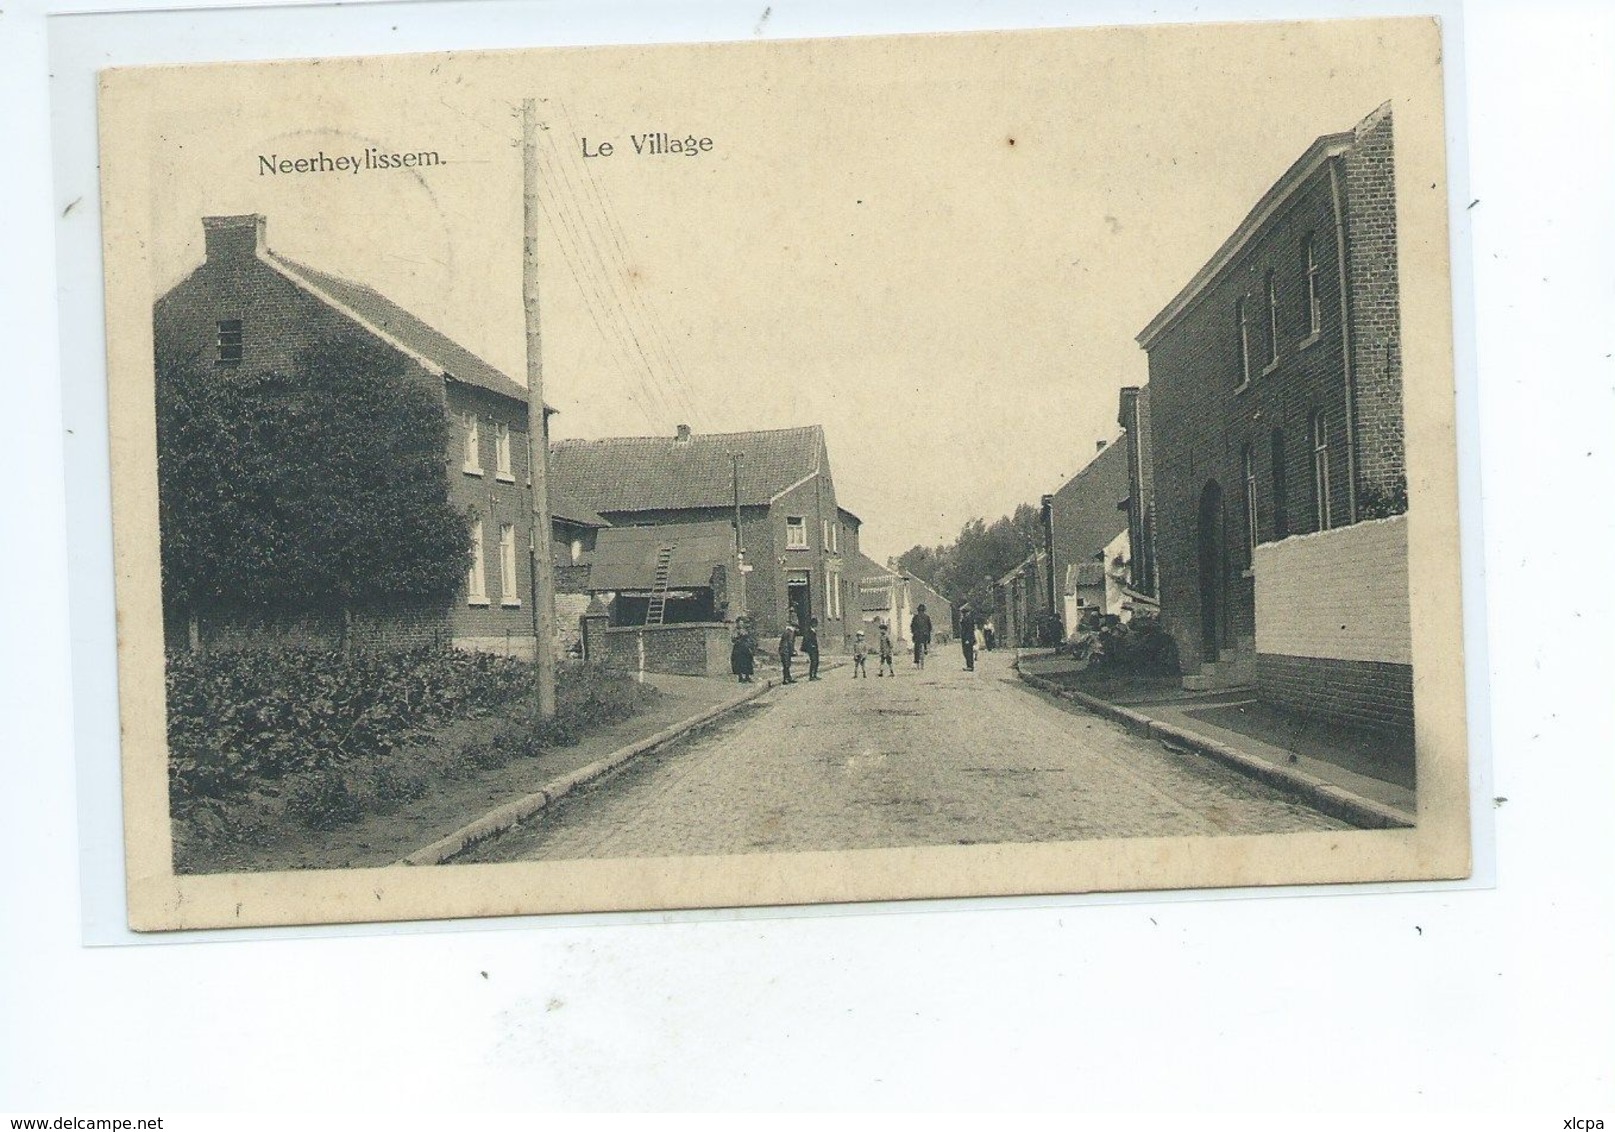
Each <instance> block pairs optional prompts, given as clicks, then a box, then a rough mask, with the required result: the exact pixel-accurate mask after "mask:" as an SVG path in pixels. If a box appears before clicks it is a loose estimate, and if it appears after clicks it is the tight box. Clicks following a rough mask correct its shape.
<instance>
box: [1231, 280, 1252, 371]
mask: <svg viewBox="0 0 1615 1132" xmlns="http://www.w3.org/2000/svg"><path fill="white" fill-rule="evenodd" d="M1234 318H1235V320H1236V321H1237V322H1238V323H1239V385H1240V387H1241V388H1243V387H1244V386H1246V385H1249V384H1250V380H1251V322H1250V310H1249V304H1248V303H1246V302H1245V300H1244V298H1243V297H1242V298H1240V299H1239V300H1238V301H1237V302H1235V303H1234Z"/></svg>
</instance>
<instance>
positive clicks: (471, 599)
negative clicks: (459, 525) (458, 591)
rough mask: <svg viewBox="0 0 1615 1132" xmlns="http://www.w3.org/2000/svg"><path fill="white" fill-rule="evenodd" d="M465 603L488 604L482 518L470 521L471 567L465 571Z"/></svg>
mask: <svg viewBox="0 0 1615 1132" xmlns="http://www.w3.org/2000/svg"><path fill="white" fill-rule="evenodd" d="M465 603H466V604H467V605H487V604H488V571H487V564H486V562H485V561H484V558H483V553H482V520H481V519H473V520H472V521H471V569H470V570H468V571H467V572H466V578H465Z"/></svg>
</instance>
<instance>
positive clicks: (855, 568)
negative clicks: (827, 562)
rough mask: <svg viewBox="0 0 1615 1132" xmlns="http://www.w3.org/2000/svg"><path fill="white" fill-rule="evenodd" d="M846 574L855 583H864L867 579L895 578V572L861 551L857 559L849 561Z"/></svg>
mask: <svg viewBox="0 0 1615 1132" xmlns="http://www.w3.org/2000/svg"><path fill="white" fill-rule="evenodd" d="M846 574H847V576H849V577H850V578H852V579H853V580H854V581H863V580H864V579H865V578H890V577H894V576H895V571H892V570H888V569H887V568H886V567H884V566H882V565H881V564H880V563H879V562H876V561H875V560H874V559H873V558H871V557H869V555H867V554H865V553H863V551H859V552H858V554H857V555H856V556H855V557H853V558H849V559H848V560H847V564H846Z"/></svg>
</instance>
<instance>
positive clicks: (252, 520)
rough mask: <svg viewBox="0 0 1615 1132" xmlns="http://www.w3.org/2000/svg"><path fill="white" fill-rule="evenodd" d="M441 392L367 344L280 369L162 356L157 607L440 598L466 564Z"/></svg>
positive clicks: (316, 351)
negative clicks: (448, 469)
mask: <svg viewBox="0 0 1615 1132" xmlns="http://www.w3.org/2000/svg"><path fill="white" fill-rule="evenodd" d="M447 430H448V422H447V420H446V418H445V415H444V411H443V402H442V397H441V394H440V393H439V392H438V391H437V390H435V389H433V388H432V387H431V386H430V385H429V384H428V383H426V382H424V381H422V380H421V378H420V374H419V372H418V371H417V370H416V368H415V367H414V365H413V363H411V362H410V361H409V360H408V359H406V358H404V357H403V356H402V355H400V354H399V353H397V352H396V351H394V350H391V349H388V348H386V347H384V346H382V345H381V344H379V343H376V342H374V341H373V340H371V339H370V338H368V337H361V336H353V337H344V338H337V339H332V340H329V341H326V342H322V343H319V344H317V345H315V346H312V347H310V348H308V349H307V350H304V351H302V352H301V353H300V354H298V355H297V357H296V359H295V360H294V363H293V365H292V367H291V372H290V373H287V374H281V373H270V374H252V373H239V374H238V373H236V372H233V371H225V370H218V369H216V368H214V367H213V366H211V365H207V364H205V363H203V362H201V361H200V360H198V359H189V360H174V359H164V360H162V361H161V362H160V364H159V372H158V380H157V481H158V519H159V526H160V531H161V540H162V544H161V555H162V572H163V601H164V605H165V608H167V609H168V610H169V611H170V612H178V611H186V612H208V611H215V610H226V609H228V610H250V611H258V612H265V613H295V612H306V611H328V612H329V611H352V610H355V609H360V608H364V607H367V606H375V605H381V604H386V603H391V602H397V601H413V602H422V603H425V602H432V601H439V600H443V601H446V600H448V599H449V598H450V597H451V596H452V595H453V594H454V592H455V591H456V590H457V589H458V587H459V585H460V582H461V580H462V579H463V578H464V576H465V570H466V568H467V566H468V564H469V534H468V528H467V520H466V518H465V516H463V515H460V514H459V513H458V512H456V511H455V510H454V509H453V508H452V507H451V506H450V505H449V501H448V485H447V482H446V481H445V478H444V475H443V467H444V453H445V451H446V449H447V444H448V432H447Z"/></svg>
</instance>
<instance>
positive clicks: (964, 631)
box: [959, 601, 976, 672]
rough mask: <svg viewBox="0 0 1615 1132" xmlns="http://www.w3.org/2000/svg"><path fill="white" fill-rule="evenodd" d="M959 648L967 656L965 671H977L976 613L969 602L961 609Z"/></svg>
mask: <svg viewBox="0 0 1615 1132" xmlns="http://www.w3.org/2000/svg"><path fill="white" fill-rule="evenodd" d="M959 647H960V648H961V649H963V650H964V654H965V671H966V672H974V671H975V670H976V611H975V610H973V609H971V608H970V603H969V602H968V601H967V602H965V603H964V604H963V605H961V606H960V607H959Z"/></svg>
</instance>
